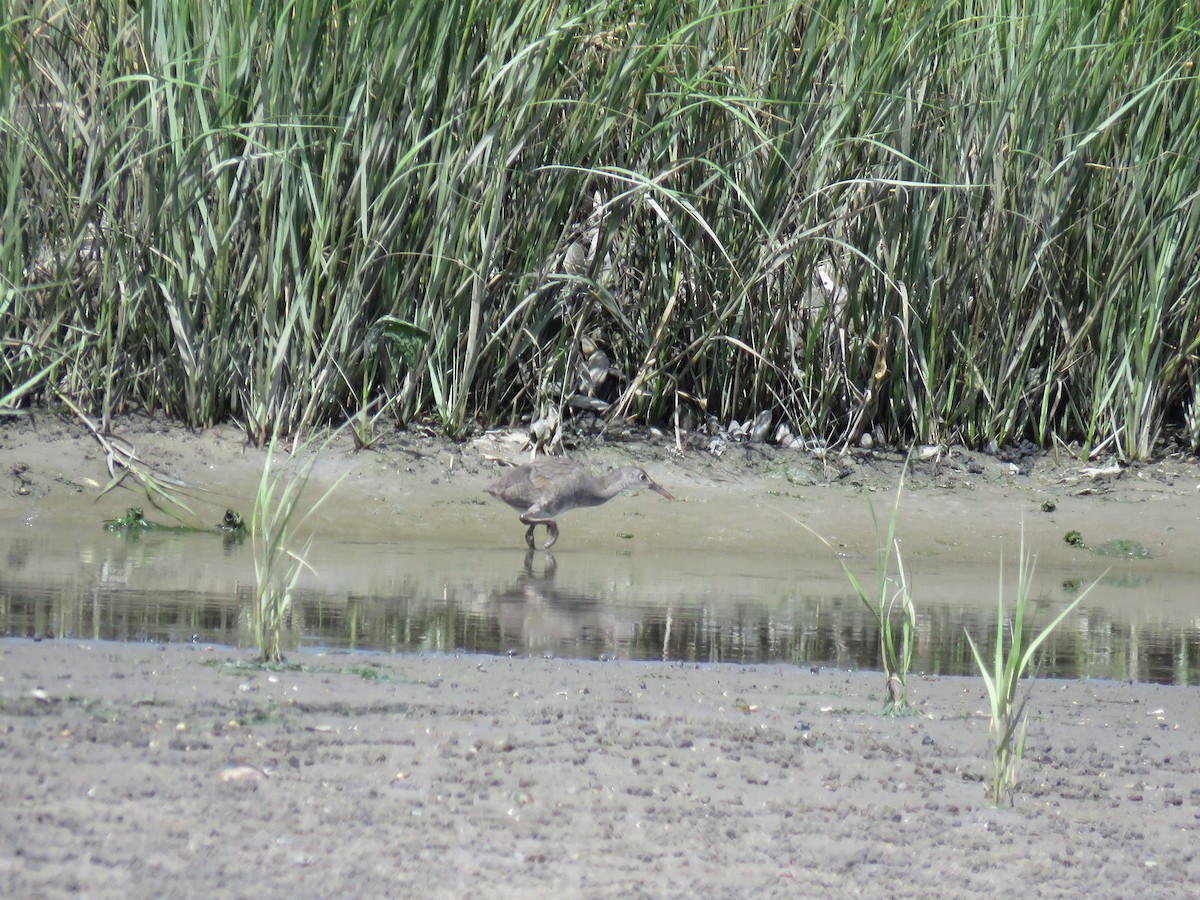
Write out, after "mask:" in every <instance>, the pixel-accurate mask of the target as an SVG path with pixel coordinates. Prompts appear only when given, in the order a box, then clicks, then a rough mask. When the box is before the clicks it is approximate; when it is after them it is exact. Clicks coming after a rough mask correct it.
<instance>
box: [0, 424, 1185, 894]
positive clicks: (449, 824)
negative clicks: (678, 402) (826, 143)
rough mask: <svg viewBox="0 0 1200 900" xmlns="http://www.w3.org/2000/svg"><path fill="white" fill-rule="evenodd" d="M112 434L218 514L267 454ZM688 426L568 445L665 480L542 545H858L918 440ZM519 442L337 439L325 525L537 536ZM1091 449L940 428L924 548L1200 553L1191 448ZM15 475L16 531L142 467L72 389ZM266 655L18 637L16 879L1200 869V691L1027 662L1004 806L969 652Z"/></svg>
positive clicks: (6, 464)
mask: <svg viewBox="0 0 1200 900" xmlns="http://www.w3.org/2000/svg"><path fill="white" fill-rule="evenodd" d="M116 431H117V433H118V434H120V435H121V436H122V437H123V438H124V439H125V440H126V441H128V443H129V446H130V447H132V448H134V449H135V451H136V452H137V454H138V456H139V458H140V459H141V460H142V461H143V462H144V464H145V465H146V466H147V467H152V468H153V470H154V471H155V472H157V473H160V474H162V475H163V476H165V477H170V478H172V479H176V480H178V481H181V482H185V483H186V484H187V485H188V492H189V497H190V498H191V500H192V502H193V503H194V509H196V511H197V516H198V517H199V518H200V520H201V521H202V522H204V521H208V517H213V516H216V517H219V515H220V513H221V512H222V511H223V510H224V508H225V507H226V506H229V505H239V504H240V505H243V506H244V505H245V503H246V498H247V496H251V495H252V493H253V487H254V485H255V484H256V483H257V480H258V476H259V474H260V473H261V466H262V460H263V457H262V454H260V453H259V452H258V451H255V450H253V449H252V448H248V447H245V446H244V444H243V442H242V441H241V438H240V435H239V434H238V433H237V431H236V430H235V429H233V428H228V429H214V430H212V431H209V432H205V433H204V434H192V433H190V432H187V431H186V430H184V429H180V428H178V427H176V426H172V425H170V424H167V423H162V422H157V421H153V420H147V419H140V418H131V419H127V420H122V421H121V422H120V423H118V427H117V429H116ZM672 443H673V442H672V441H671V440H670V439H669V438H668V437H666V436H662V437H656V436H654V435H652V434H651V435H644V436H642V439H641V440H640V441H638V442H637V443H626V442H623V441H606V442H604V443H603V444H601V445H599V446H592V447H588V448H577V449H576V450H575V452H574V454H573V455H576V456H578V457H580V458H583V459H585V460H587V461H588V462H590V463H592V464H594V465H597V466H600V465H605V464H608V463H613V462H618V461H625V460H627V459H630V458H636V459H637V460H638V461H639V462H641V463H643V464H644V465H645V466H646V468H647V469H649V470H650V471H651V474H652V475H653V476H654V477H655V478H656V480H659V481H660V482H662V483H663V484H665V485H667V486H668V487H669V488H670V490H671V491H672V493H674V494H675V495H676V496H678V497H680V502H678V503H674V504H668V503H665V502H664V503H657V502H656V501H657V498H655V497H653V495H651V496H649V497H647V496H638V497H633V498H630V499H629V501H628V503H625V504H624V505H622V506H621V507H619V508H614V509H613V511H612V513H611V514H606V515H599V516H587V515H581V516H578V517H567V518H565V519H564V520H563V523H562V525H563V537H562V539H561V541H560V547H556V550H560V551H561V552H564V553H566V554H568V555H569V554H571V553H580V552H581V551H582V548H583V547H584V546H586V545H589V544H592V543H601V544H607V543H613V542H618V541H624V543H623V544H620V546H621V547H622V548H623V552H626V553H629V554H633V556H634V557H635V558H641V557H643V556H645V557H647V558H649V557H652V555H653V554H655V553H657V552H661V551H664V550H668V549H670V548H672V547H677V546H680V545H686V546H688V547H690V548H701V549H703V548H704V547H722V548H728V547H733V548H739V547H741V548H745V549H746V550H747V552H749V551H753V552H754V553H756V554H759V557H756V559H757V558H760V557H761V558H764V559H769V558H774V557H778V558H780V559H781V560H783V562H781V563H780V564H781V565H783V564H784V563H787V564H793V565H794V561H795V559H796V555H797V553H798V552H800V551H798V549H797V547H798V546H799V545H800V541H801V539H800V538H798V537H797V529H796V527H795V526H794V523H792V522H790V521H789V519H788V516H792V517H797V518H800V517H803V519H804V520H805V521H807V522H810V523H812V524H813V526H814V527H819V529H820V531H821V533H822V534H823V535H825V536H826V537H827V538H828V539H829V540H830V541H831V543H833V544H834V546H835V547H836V548H837V549H838V551H839V552H840V553H842V554H844V555H845V558H847V559H850V560H859V561H861V560H869V559H870V556H871V554H872V553H873V552H874V543H873V535H872V533H871V530H870V516H869V513H868V511H867V509H866V505H865V504H864V503H863V502H862V500H863V498H864V496H870V497H872V498H873V501H874V503H875V504H876V507H877V509H880V510H883V511H885V512H886V510H888V509H889V508H890V503H891V497H892V493H891V492H892V491H893V490H894V487H895V483H896V479H897V477H898V474H899V470H900V466H901V465H902V460H901V458H900V456H899V455H898V454H856V455H853V456H851V457H848V458H845V459H838V460H832V461H830V460H826V461H824V462H822V461H819V460H814V459H813V458H811V457H810V456H808V455H804V454H798V453H788V452H784V451H778V450H775V449H773V448H768V447H762V446H755V445H745V446H743V445H734V446H732V447H730V448H726V452H725V453H724V454H723V455H722V456H720V457H717V456H713V455H712V454H704V453H695V452H691V453H686V454H683V455H682V456H681V455H679V454H678V453H676V452H675V451H674V449H673V446H672ZM520 456H521V450H520V447H519V444H518V441H517V440H515V439H514V438H513V437H512V436H510V435H504V434H496V435H488V436H485V437H484V438H483V439H482V440H479V441H474V442H467V443H464V444H456V443H453V442H449V441H445V440H442V439H440V438H437V437H434V436H432V435H429V434H424V435H422V434H419V433H416V432H409V433H401V434H392V435H385V436H384V438H383V440H381V441H380V443H379V444H378V445H377V447H376V449H374V450H370V451H365V452H360V453H354V452H353V450H352V448H351V447H349V446H347V445H345V444H337V445H335V446H334V447H333V448H331V450H330V451H329V452H327V453H326V454H324V455H323V456H322V460H321V462H320V463H319V464H318V467H317V470H316V474H315V479H316V481H317V484H316V485H314V486H317V487H319V485H320V484H324V483H331V482H332V481H333V480H335V479H336V478H338V477H342V476H343V475H344V476H345V481H344V482H343V484H342V486H341V487H340V488H339V496H341V497H342V498H343V499H342V500H341V502H340V503H339V504H335V505H332V506H331V507H330V508H329V511H328V512H325V511H323V514H322V516H321V517H319V518H318V520H317V522H316V528H317V531H318V533H320V531H321V530H322V529H329V528H335V529H339V533H341V532H343V531H344V532H345V533H349V534H355V533H361V534H364V535H371V536H373V538H374V539H380V535H382V536H383V538H382V539H383V540H386V541H396V542H401V541H404V540H405V539H406V537H410V536H413V535H422V536H425V537H428V536H429V535H437V536H439V539H441V540H447V541H454V542H456V543H457V544H459V545H462V546H479V547H509V546H516V547H519V544H520V541H521V535H522V531H523V529H522V528H521V527H520V526H519V524H518V523H516V522H515V517H514V516H513V515H512V513H511V510H508V509H507V508H505V507H502V506H500V505H499V504H493V503H489V502H484V501H485V498H483V497H482V496H481V493H480V492H481V489H482V486H483V485H484V484H486V483H487V482H488V481H490V480H491V479H492V478H494V477H495V474H496V472H497V471H499V466H500V463H499V462H497V459H499V458H503V459H507V460H513V459H517V458H520ZM1022 466H1024V469H1022ZM1097 468H1103V461H1100V462H1096V461H1091V462H1088V463H1084V462H1080V461H1078V460H1074V459H1069V458H1063V457H1061V456H1060V457H1059V458H1057V459H1056V458H1055V457H1054V456H1053V455H1044V456H1041V457H1038V458H1036V459H1031V460H1027V461H1023V462H1022V464H1021V466H1018V467H1017V470H1016V471H1014V470H1013V468H1012V465H1011V464H1009V463H1005V462H1003V461H1001V460H997V459H995V458H992V457H988V456H986V455H983V454H975V453H971V452H969V451H964V450H957V449H950V450H944V451H943V452H942V453H941V454H940V456H938V457H936V458H931V459H930V460H926V461H923V462H919V463H917V464H915V465H914V468H913V473H912V480H911V489H910V490H909V491H908V492H907V493H906V495H905V500H904V503H903V504H902V506H901V513H900V528H901V529H902V533H903V535H904V541H905V547H906V552H907V553H909V554H910V555H911V558H912V559H913V560H914V561H916V562H919V563H920V564H923V565H927V566H933V565H938V564H939V561H941V562H946V561H950V560H963V559H967V560H969V559H972V558H977V559H979V560H987V561H993V560H995V558H996V550H997V547H998V546H1000V545H1004V546H1006V547H1010V548H1011V547H1015V546H1016V540H1017V538H1018V536H1019V534H1020V529H1021V527H1022V522H1023V524H1024V529H1025V534H1026V540H1027V541H1028V542H1029V543H1030V544H1032V545H1035V546H1037V548H1038V551H1039V554H1040V555H1041V558H1042V559H1043V560H1047V559H1048V558H1049V559H1052V560H1053V561H1054V562H1055V563H1057V564H1062V565H1075V566H1078V567H1079V568H1080V569H1081V571H1084V572H1086V571H1091V570H1092V569H1094V568H1099V567H1100V566H1107V565H1113V566H1114V567H1116V568H1117V569H1118V570H1121V569H1126V568H1127V569H1130V570H1131V571H1136V570H1137V566H1138V565H1142V563H1140V562H1138V561H1123V560H1119V559H1118V560H1106V559H1099V558H1097V557H1096V556H1095V555H1094V554H1093V553H1091V552H1090V551H1088V550H1087V549H1085V548H1080V547H1077V546H1071V545H1069V544H1067V543H1065V542H1064V541H1063V540H1062V536H1063V534H1064V532H1065V531H1067V530H1069V529H1070V528H1079V529H1080V530H1081V531H1084V533H1085V536H1086V537H1087V539H1088V542H1089V543H1092V544H1100V543H1102V542H1103V541H1105V540H1111V539H1114V538H1122V537H1129V538H1137V539H1138V540H1140V541H1141V542H1142V543H1144V545H1145V546H1146V547H1147V548H1148V549H1149V551H1150V552H1151V553H1152V554H1153V564H1154V565H1155V566H1159V567H1162V569H1163V570H1164V571H1169V572H1173V573H1178V574H1179V577H1181V578H1186V577H1188V576H1189V573H1195V572H1197V569H1198V563H1197V560H1196V555H1195V546H1196V544H1197V537H1198V536H1200V524H1198V521H1200V520H1198V518H1197V517H1198V502H1197V486H1198V485H1200V467H1198V466H1197V464H1196V462H1195V460H1192V459H1189V458H1186V457H1174V458H1165V459H1163V460H1160V461H1158V462H1155V463H1153V464H1147V465H1142V466H1138V467H1134V468H1130V469H1125V470H1122V471H1120V472H1119V473H1117V474H1110V475H1103V474H1096V473H1094V472H1089V471H1088V470H1089V469H1097ZM0 473H4V475H5V476H6V478H7V485H6V487H5V489H4V490H3V492H2V493H0V502H2V503H3V513H4V519H5V520H6V521H8V522H9V523H10V524H9V526H8V527H9V528H11V529H25V530H26V532H36V531H37V530H39V529H46V530H51V531H52V530H54V529H58V528H65V527H81V526H80V523H81V522H83V523H91V522H94V521H96V520H98V519H100V518H105V517H109V516H112V515H118V514H120V512H122V511H123V509H124V507H125V506H127V505H134V503H136V502H137V501H138V499H139V498H140V497H141V496H143V495H142V494H141V493H140V489H139V488H137V487H136V485H133V484H132V483H131V484H128V485H126V486H123V487H121V488H118V489H117V490H115V491H112V492H110V493H109V494H107V495H105V496H104V497H103V498H102V499H101V500H99V501H97V500H96V495H97V494H98V493H99V490H100V488H101V487H103V485H104V484H105V483H107V481H108V478H109V476H108V473H107V471H106V461H105V457H104V453H103V452H102V451H101V450H100V448H99V446H98V445H97V444H96V442H95V440H94V438H92V437H91V436H90V435H89V434H88V433H87V431H86V429H84V428H82V426H80V425H79V423H78V422H76V421H73V420H71V419H68V418H56V417H50V416H38V417H37V418H36V419H35V420H18V421H13V420H8V421H6V422H4V423H3V425H2V426H0ZM347 473H348V474H347ZM605 509H606V510H608V507H606V508H605ZM1081 524H1082V527H1081ZM89 527H91V526H89ZM619 533H620V534H624V533H628V534H630V535H632V536H631V537H630V538H627V539H626V538H619V537H617V535H618V534H619ZM801 533H803V532H801ZM818 551H820V552H825V551H824V548H820V546H819V544H817V542H816V541H815V539H811V538H810V539H809V541H808V544H807V545H804V546H803V552H805V553H809V554H816V553H817V552H818ZM568 558H569V556H568ZM813 558H816V557H815V556H814V557H813ZM822 558H824V559H825V560H826V561H827V562H828V564H829V566H830V570H831V571H833V572H836V569H837V563H836V559H834V558H830V557H822ZM11 562H12V558H11V554H10V563H11ZM10 569H11V565H10ZM350 574H352V573H347V574H346V575H345V577H347V578H349V577H350ZM322 575H323V577H329V578H337V577H339V574H338V572H337V570H336V567H333V568H332V569H329V568H323V570H322ZM982 590H984V591H985V592H986V593H988V594H990V595H991V596H993V597H994V593H993V591H994V586H992V585H985V586H983V588H982ZM248 656H249V654H248V653H247V652H246V651H244V650H237V649H232V648H229V647H224V646H216V645H207V644H200V645H190V644H188V645H180V646H174V645H173V646H161V645H157V644H142V645H125V644H118V643H105V642H94V641H93V642H86V641H37V642H35V641H29V640H13V639H10V640H3V641H0V749H2V751H3V752H0V802H2V803H3V805H4V808H5V809H6V810H9V811H10V812H9V814H8V815H7V816H5V817H3V818H0V891H2V892H3V893H4V894H5V895H6V896H47V897H60V896H61V897H66V896H90V897H117V896H124V897H131V896H132V897H141V896H146V897H149V896H156V897H163V896H167V897H170V896H196V895H208V896H245V895H246V894H247V893H253V894H255V895H256V896H268V897H274V896H279V897H284V896H289V897H290V896H297V895H300V896H346V895H347V894H348V893H353V894H355V895H358V896H402V895H413V894H416V893H420V894H421V895H426V896H446V897H450V896H462V895H463V894H466V893H478V892H481V891H482V892H484V893H486V894H488V895H491V896H516V895H521V896H545V897H551V896H581V897H609V896H612V897H615V896H621V897H629V896H632V897H639V896H644V897H673V896H680V897H682V896H696V895H697V894H701V895H704V896H713V897H726V896H728V897H741V896H756V897H758V896H797V897H799V896H817V895H826V896H839V895H846V894H856V895H861V896H868V897H910V896H911V897H918V896H921V897H925V896H933V895H949V894H953V895H956V896H995V895H996V894H998V893H1000V892H1003V891H1009V892H1015V891H1021V892H1025V891H1028V890H1029V887H1030V885H1037V890H1038V892H1039V896H1046V897H1068V896H1070V897H1074V896H1081V895H1088V896H1096V897H1126V896H1129V895H1131V894H1134V893H1137V892H1140V893H1148V894H1149V895H1151V896H1156V897H1186V896H1191V895H1192V893H1193V891H1194V883H1195V881H1196V880H1197V878H1200V860H1198V859H1197V855H1196V851H1195V849H1194V843H1195V842H1194V833H1195V828H1196V827H1197V822H1198V821H1200V769H1198V767H1197V763H1198V762H1200V759H1198V758H1197V757H1196V756H1195V755H1194V753H1195V750H1194V746H1193V745H1194V743H1195V735H1196V730H1197V727H1198V726H1200V703H1198V700H1197V694H1196V691H1195V688H1190V687H1164V686H1158V685H1147V684H1121V683H1115V682H1098V681H1057V680H1043V681H1041V682H1039V683H1038V685H1037V687H1036V690H1035V693H1034V696H1033V700H1032V701H1031V706H1030V708H1031V711H1032V713H1033V718H1032V722H1031V725H1030V731H1029V738H1028V742H1027V751H1026V753H1027V758H1026V764H1025V767H1024V769H1023V780H1022V784H1021V789H1020V790H1019V791H1018V793H1017V795H1016V804H1015V807H1013V808H1000V809H998V808H995V807H993V806H991V805H990V804H989V803H988V802H987V798H986V794H985V789H984V785H983V782H982V779H983V778H984V776H985V774H986V765H987V763H986V758H985V754H986V747H987V719H986V717H985V716H984V714H983V710H984V708H985V699H984V693H983V687H982V684H981V682H979V681H978V680H977V679H974V678H952V677H947V678H921V679H918V680H916V681H915V682H914V684H913V689H912V696H913V698H914V700H915V702H916V704H917V713H918V715H916V716H913V717H906V718H888V717H884V716H881V715H880V714H879V709H880V706H881V693H882V688H883V685H882V683H881V679H880V676H879V674H878V673H877V672H869V671H868V672H850V671H844V670H838V669H829V668H822V669H813V668H811V667H807V666H793V665H766V664H763V665H754V666H730V665H707V664H706V665H695V664H687V665H681V664H664V663H657V664H654V663H635V662H624V661H608V662H588V661H578V660H561V659H540V658H505V657H490V656H470V655H462V654H456V655H428V654H406V655H391V654H380V653H324V654H316V653H310V652H302V653H296V654H293V656H292V659H291V662H292V664H293V665H292V667H289V668H286V669H283V670H280V671H267V670H263V669H260V668H256V667H253V666H249V665H247V659H248Z"/></svg>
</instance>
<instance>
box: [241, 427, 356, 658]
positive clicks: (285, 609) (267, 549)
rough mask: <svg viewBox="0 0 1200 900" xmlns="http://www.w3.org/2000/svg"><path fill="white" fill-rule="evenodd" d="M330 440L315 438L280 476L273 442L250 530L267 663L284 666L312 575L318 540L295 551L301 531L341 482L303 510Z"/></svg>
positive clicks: (257, 634)
mask: <svg viewBox="0 0 1200 900" xmlns="http://www.w3.org/2000/svg"><path fill="white" fill-rule="evenodd" d="M334 434H336V432H334ZM331 439H332V435H331V436H330V437H327V438H325V439H324V440H323V441H319V442H318V441H316V440H315V439H311V440H309V441H307V442H305V443H304V444H302V445H300V446H299V447H297V448H295V449H294V452H293V453H292V456H291V458H290V459H289V460H288V461H287V462H286V463H285V464H284V465H283V466H282V467H280V468H279V469H278V471H276V470H274V468H273V466H272V463H273V460H274V457H275V451H276V448H277V443H278V438H277V437H272V438H271V441H270V442H269V444H268V445H267V453H266V457H265V459H264V461H263V472H262V478H261V479H260V481H259V484H258V491H257V493H256V494H255V497H254V514H253V518H252V519H251V525H250V530H251V536H252V539H253V544H254V579H255V602H254V604H253V605H252V608H251V627H252V630H253V633H254V640H255V644H256V645H257V647H258V651H259V658H260V660H261V661H262V662H263V663H282V662H283V661H284V655H283V649H284V648H283V639H284V632H285V630H286V629H287V627H288V624H289V622H290V619H291V613H292V590H293V589H294V588H295V586H296V582H297V581H298V580H299V578H300V575H301V574H302V572H303V571H304V570H305V569H308V570H309V571H313V570H312V567H311V566H309V564H308V562H307V561H306V559H305V557H306V556H307V555H308V551H309V549H310V548H311V546H312V541H313V537H312V536H311V535H310V536H309V537H308V538H306V539H305V541H304V543H303V545H302V549H300V550H296V549H294V548H293V545H294V543H295V540H296V532H297V531H299V530H300V529H301V528H302V526H303V525H304V523H305V522H306V521H307V520H308V518H309V517H310V516H311V515H312V514H313V513H315V512H316V511H317V510H318V509H319V508H320V507H321V505H322V504H323V503H324V502H325V501H326V500H327V499H329V496H330V495H331V494H332V493H333V492H334V490H336V489H337V486H338V485H339V484H341V481H342V479H341V478H339V479H338V480H337V481H335V482H334V483H333V484H332V485H330V486H329V488H328V489H327V490H326V491H325V493H323V494H322V495H321V496H320V498H319V499H318V500H317V501H316V502H315V503H313V504H312V505H310V506H305V505H304V503H303V496H304V490H305V488H306V487H307V485H308V479H309V477H310V476H311V474H312V469H313V466H314V465H315V464H316V461H317V458H318V455H319V453H320V451H321V450H324V449H325V448H326V447H328V445H329V441H330V440H331ZM342 477H343V478H344V477H345V476H342Z"/></svg>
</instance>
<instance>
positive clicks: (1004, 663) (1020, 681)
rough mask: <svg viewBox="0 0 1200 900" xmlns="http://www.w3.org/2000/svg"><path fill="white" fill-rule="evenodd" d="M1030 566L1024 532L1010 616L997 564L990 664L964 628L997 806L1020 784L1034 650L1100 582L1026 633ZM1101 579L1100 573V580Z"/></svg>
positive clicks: (1034, 675) (1034, 671)
mask: <svg viewBox="0 0 1200 900" xmlns="http://www.w3.org/2000/svg"><path fill="white" fill-rule="evenodd" d="M1033 570H1034V559H1033V557H1032V556H1027V555H1026V553H1025V536H1024V530H1022V535H1021V547H1020V551H1019V555H1018V560H1017V592H1016V599H1015V602H1014V604H1013V608H1012V619H1011V620H1009V619H1006V617H1005V610H1004V567H1003V562H1002V563H1001V568H1000V576H999V586H998V589H997V596H998V599H997V607H996V636H995V645H994V648H993V656H992V659H991V661H990V663H989V662H988V661H986V660H985V659H984V656H983V653H982V652H980V649H979V647H978V645H977V644H976V643H975V640H974V638H972V637H971V634H970V632H968V631H967V630H966V629H965V628H964V629H963V631H964V633H965V634H966V637H967V643H968V644H969V645H970V648H971V653H972V655H973V656H974V658H975V665H976V667H977V668H978V670H979V674H980V676H981V677H982V678H983V682H984V685H985V687H986V688H987V695H988V703H989V708H990V714H989V725H988V736H989V739H990V742H991V749H990V756H991V760H990V762H991V771H990V774H989V779H990V780H989V787H990V795H991V799H992V802H993V803H995V804H996V805H999V804H1000V803H1001V802H1002V800H1003V799H1004V798H1005V797H1006V796H1007V798H1008V801H1009V803H1010V804H1012V803H1013V800H1014V795H1015V793H1016V791H1017V788H1018V785H1019V781H1018V775H1019V768H1020V764H1021V759H1022V757H1023V756H1024V753H1025V728H1026V725H1027V722H1028V719H1027V717H1026V705H1027V704H1028V703H1029V698H1030V695H1031V694H1032V691H1033V685H1034V681H1035V680H1036V678H1037V670H1038V665H1037V661H1036V660H1037V653H1038V650H1039V649H1040V648H1041V646H1042V644H1043V643H1045V641H1046V640H1047V639H1049V637H1050V635H1052V634H1053V633H1054V630H1055V629H1056V628H1058V626H1059V625H1061V624H1062V622H1063V620H1065V619H1066V618H1067V616H1069V615H1070V614H1071V613H1072V612H1074V610H1075V608H1076V607H1077V606H1078V605H1079V604H1080V602H1082V600H1083V599H1084V597H1086V596H1087V595H1088V594H1089V593H1090V592H1091V590H1092V588H1094V587H1095V586H1096V584H1098V583H1099V579H1097V580H1096V581H1094V582H1092V584H1090V585H1089V586H1088V587H1087V589H1086V590H1084V591H1083V592H1082V593H1081V594H1079V595H1078V596H1077V597H1075V599H1074V600H1072V601H1071V602H1070V603H1068V604H1067V605H1066V606H1065V607H1064V608H1063V609H1062V610H1061V611H1060V612H1059V613H1058V615H1057V616H1055V617H1054V618H1053V619H1052V620H1051V621H1050V622H1049V623H1048V624H1047V625H1045V626H1044V627H1043V628H1042V629H1041V630H1040V631H1036V632H1032V634H1029V633H1027V632H1026V622H1025V616H1026V613H1027V611H1028V604H1029V585H1030V581H1031V580H1032V578H1033ZM1103 577H1104V576H1103V575H1102V576H1101V578H1103Z"/></svg>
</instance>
